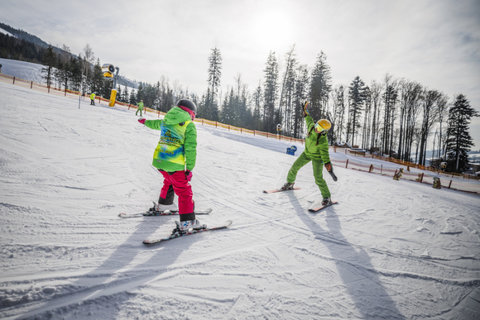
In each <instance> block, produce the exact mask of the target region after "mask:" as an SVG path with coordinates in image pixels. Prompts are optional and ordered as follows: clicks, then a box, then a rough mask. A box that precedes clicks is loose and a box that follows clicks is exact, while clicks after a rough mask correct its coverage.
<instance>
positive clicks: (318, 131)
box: [315, 122, 327, 133]
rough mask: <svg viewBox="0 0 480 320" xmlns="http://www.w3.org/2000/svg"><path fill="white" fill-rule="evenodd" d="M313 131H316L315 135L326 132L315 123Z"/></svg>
mask: <svg viewBox="0 0 480 320" xmlns="http://www.w3.org/2000/svg"><path fill="white" fill-rule="evenodd" d="M315 131H316V132H317V133H321V132H323V131H327V130H325V129H324V128H323V127H322V126H321V125H320V124H319V123H318V122H317V123H315Z"/></svg>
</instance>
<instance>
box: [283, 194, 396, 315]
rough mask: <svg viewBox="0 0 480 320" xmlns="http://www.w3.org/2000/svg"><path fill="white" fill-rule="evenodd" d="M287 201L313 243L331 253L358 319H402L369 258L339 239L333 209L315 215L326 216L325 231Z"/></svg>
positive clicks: (293, 197)
mask: <svg viewBox="0 0 480 320" xmlns="http://www.w3.org/2000/svg"><path fill="white" fill-rule="evenodd" d="M288 197H289V199H290V202H291V203H292V205H293V207H294V208H295V212H296V213H297V215H298V217H299V218H300V219H301V220H302V221H303V223H304V224H305V225H306V226H307V227H308V228H310V230H311V231H312V233H313V234H314V235H315V237H316V239H318V240H320V241H322V244H324V245H325V246H326V247H327V248H328V250H329V251H330V254H331V256H332V259H333V260H334V261H335V264H336V266H337V270H338V274H339V275H340V277H341V278H342V280H343V283H344V284H345V287H346V289H347V290H348V293H349V295H350V297H351V298H352V300H353V301H354V303H355V306H356V308H357V310H358V311H359V312H360V314H361V318H364V319H405V317H404V316H403V315H402V314H401V313H400V311H399V310H398V309H397V307H396V305H395V302H394V301H393V300H392V298H391V297H390V296H389V294H388V293H387V291H386V290H385V288H384V287H383V286H382V283H381V281H380V279H379V278H378V274H377V273H376V272H375V269H374V267H373V266H372V263H371V259H370V257H369V256H368V254H367V253H366V252H365V251H364V250H361V249H358V250H356V249H355V248H354V247H353V246H352V245H351V244H350V243H349V242H348V241H347V239H346V238H345V237H344V236H343V235H342V233H341V225H340V220H339V219H338V216H337V215H336V214H335V207H329V208H328V209H326V210H324V211H323V213H317V215H318V214H322V215H323V214H326V221H327V226H328V229H329V230H324V229H322V227H320V226H319V225H318V224H317V223H316V222H315V221H314V220H313V219H312V218H311V215H312V214H314V213H309V212H308V211H307V210H306V209H304V208H302V206H301V204H300V202H299V201H298V199H297V197H296V195H295V193H291V192H289V193H288ZM327 213H328V214H327Z"/></svg>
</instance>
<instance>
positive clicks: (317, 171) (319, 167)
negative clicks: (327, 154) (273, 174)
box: [287, 152, 330, 198]
mask: <svg viewBox="0 0 480 320" xmlns="http://www.w3.org/2000/svg"><path fill="white" fill-rule="evenodd" d="M310 161H312V166H313V176H314V177H315V183H316V184H317V186H318V187H319V188H320V192H321V193H322V197H323V198H330V190H328V186H327V183H326V182H325V179H323V162H322V160H320V159H310V158H309V157H308V156H307V155H306V154H305V152H303V153H302V154H301V155H300V156H299V157H298V159H297V160H296V161H295V162H294V163H293V165H292V167H291V168H290V171H288V176H287V182H289V183H294V182H295V179H296V177H297V173H298V170H300V169H301V168H302V167H303V166H304V165H306V164H307V163H309V162H310Z"/></svg>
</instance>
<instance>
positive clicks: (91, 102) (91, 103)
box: [90, 92, 95, 106]
mask: <svg viewBox="0 0 480 320" xmlns="http://www.w3.org/2000/svg"><path fill="white" fill-rule="evenodd" d="M90 105H91V106H94V105H95V92H92V93H91V94H90Z"/></svg>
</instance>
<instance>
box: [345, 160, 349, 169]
mask: <svg viewBox="0 0 480 320" xmlns="http://www.w3.org/2000/svg"><path fill="white" fill-rule="evenodd" d="M345 168H348V159H347V162H346V163H345Z"/></svg>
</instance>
